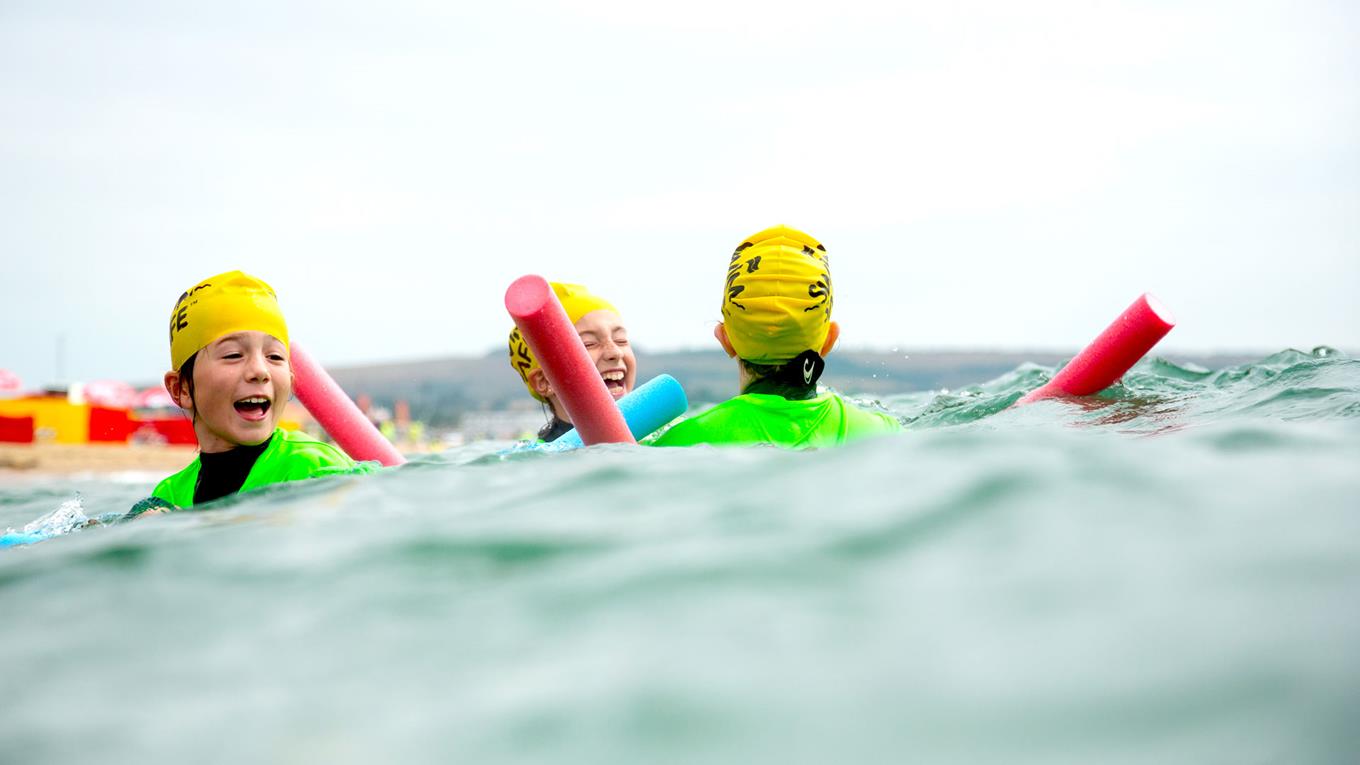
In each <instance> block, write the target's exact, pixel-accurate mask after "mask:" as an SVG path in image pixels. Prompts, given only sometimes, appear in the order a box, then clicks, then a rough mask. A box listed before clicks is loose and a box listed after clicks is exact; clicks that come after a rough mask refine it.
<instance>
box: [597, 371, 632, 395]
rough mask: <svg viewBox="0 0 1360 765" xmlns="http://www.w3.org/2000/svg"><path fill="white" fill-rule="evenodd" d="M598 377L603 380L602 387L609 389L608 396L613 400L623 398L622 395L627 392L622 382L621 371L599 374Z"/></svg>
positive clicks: (622, 375) (622, 373)
mask: <svg viewBox="0 0 1360 765" xmlns="http://www.w3.org/2000/svg"><path fill="white" fill-rule="evenodd" d="M600 377H603V378H604V387H606V388H608V389H609V394H610V395H612V396H613V397H614V398H616V399H618V398H623V394H625V393H627V392H628V389H627V386H626V385H625V384H624V382H623V378H624V371H623V370H622V369H611V370H609V371H608V372H601V373H600Z"/></svg>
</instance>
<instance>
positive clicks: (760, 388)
mask: <svg viewBox="0 0 1360 765" xmlns="http://www.w3.org/2000/svg"><path fill="white" fill-rule="evenodd" d="M741 366H742V368H743V369H745V370H746V376H747V377H749V378H751V382H749V383H747V385H746V388H745V389H744V390H743V391H742V393H769V394H773V395H776V396H780V397H782V398H786V399H789V400H790V401H804V400H807V399H810V398H814V397H816V395H817V381H818V380H819V379H821V376H822V372H823V371H824V370H825V369H826V361H825V360H823V359H822V355H821V354H820V353H817V352H816V351H812V350H807V351H803V352H802V353H800V354H798V355H797V356H794V357H793V358H792V359H790V360H788V361H786V362H784V363H783V364H756V363H754V362H750V361H747V360H746V359H741Z"/></svg>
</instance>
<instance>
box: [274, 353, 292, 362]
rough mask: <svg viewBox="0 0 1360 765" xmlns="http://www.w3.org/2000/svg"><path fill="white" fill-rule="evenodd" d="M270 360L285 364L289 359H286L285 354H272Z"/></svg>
mask: <svg viewBox="0 0 1360 765" xmlns="http://www.w3.org/2000/svg"><path fill="white" fill-rule="evenodd" d="M269 360H270V361H278V362H284V361H287V360H288V359H285V358H284V357H283V354H282V353H271V354H269Z"/></svg>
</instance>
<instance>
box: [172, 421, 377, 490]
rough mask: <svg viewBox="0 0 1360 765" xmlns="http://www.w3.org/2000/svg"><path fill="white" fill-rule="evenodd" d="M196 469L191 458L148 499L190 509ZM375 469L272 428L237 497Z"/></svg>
mask: <svg viewBox="0 0 1360 765" xmlns="http://www.w3.org/2000/svg"><path fill="white" fill-rule="evenodd" d="M200 465H201V463H200V462H199V459H198V458H197V457H195V458H194V461H193V462H190V463H189V466H188V467H186V468H184V469H183V470H181V471H179V472H178V473H175V474H174V475H172V476H170V477H169V478H166V479H165V480H163V481H161V482H160V483H158V484H156V490H155V491H153V492H151V495H152V496H154V497H158V498H160V499H163V500H165V501H166V502H169V503H170V504H172V505H175V506H177V507H193V505H194V488H195V487H196V486H197V484H198V470H199V467H200ZM375 469H376V468H375V466H374V464H373V463H370V462H355V461H354V460H352V459H350V458H349V456H348V455H347V454H345V453H344V452H342V451H340V449H339V448H337V447H335V446H332V445H330V444H324V443H322V442H320V441H318V440H316V439H315V438H312V437H311V436H309V435H307V434H306V433H301V432H298V431H293V430H284V429H283V428H275V429H274V435H273V437H272V438H271V439H270V441H269V446H268V447H266V448H265V450H264V451H263V452H261V453H260V456H259V458H257V459H256V460H255V465H254V466H253V467H251V469H250V474H249V475H247V476H246V482H245V483H243V484H241V489H240V492H238V493H244V492H247V491H252V490H254V489H258V488H260V487H261V486H268V485H269V484H271V483H283V482H285V481H303V480H306V479H308V478H320V477H322V476H328V475H352V474H360V473H371V472H373V471H374V470H375Z"/></svg>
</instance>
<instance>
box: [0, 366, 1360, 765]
mask: <svg viewBox="0 0 1360 765" xmlns="http://www.w3.org/2000/svg"><path fill="white" fill-rule="evenodd" d="M1052 371H1053V370H1052V369H1049V368H1043V367H1037V366H1036V367H1022V368H1020V369H1017V370H1015V371H1014V372H1012V373H1011V374H1008V375H1006V376H1004V377H1002V378H1000V379H997V380H993V381H990V382H987V383H984V384H980V385H978V386H976V387H972V388H968V389H964V390H958V391H950V392H940V391H934V392H923V393H913V394H908V395H902V396H898V397H893V398H889V399H886V400H883V401H881V402H877V405H880V406H883V407H884V408H886V409H887V410H889V411H891V412H893V413H894V414H896V415H897V416H899V417H900V418H901V419H902V420H903V421H904V422H905V423H906V424H907V426H908V430H907V432H906V433H904V434H903V435H901V436H898V437H889V438H883V439H878V440H870V441H864V442H860V443H857V444H853V445H850V446H847V447H845V448H841V449H836V450H824V451H816V452H801V453H792V452H784V451H779V450H775V449H770V448H749V449H726V450H716V449H709V448H694V449H671V450H661V449H648V448H643V447H620V446H603V447H594V448H591V449H586V450H581V451H577V452H573V453H565V454H547V453H533V452H526V453H517V454H512V455H509V456H506V455H502V454H499V453H498V452H499V451H500V450H501V449H503V448H504V447H506V446H507V444H504V443H500V444H475V445H471V446H468V447H464V448H460V449H456V450H453V451H451V452H448V453H445V454H442V455H437V456H433V457H424V458H421V459H419V460H417V461H415V462H413V463H412V464H410V465H407V466H405V467H402V468H400V469H396V470H391V471H386V472H384V473H382V474H380V475H377V476H371V477H360V478H342V479H328V480H322V481H314V482H309V483H304V484H292V485H286V486H281V487H275V488H272V489H269V490H266V491H262V492H259V493H256V494H252V495H246V496H242V497H238V498H236V499H234V500H232V501H228V502H225V503H223V504H222V505H220V506H218V509H214V510H210V511H204V512H192V513H179V514H175V515H171V516H161V517H153V518H147V519H143V520H139V521H136V522H133V523H127V524H118V525H110V526H98V527H91V528H85V529H83V530H77V531H71V532H70V533H66V534H63V535H61V536H58V537H55V538H52V539H49V540H47V541H44V542H40V543H37V544H33V545H29V546H24V547H14V548H10V549H0V662H3V663H2V664H0V762H4V763H11V762H12V763H49V762H52V763H57V762H60V763H66V762H185V763H188V762H194V763H218V762H221V763H227V762H232V763H235V762H430V761H439V762H512V763H519V762H524V763H530V762H569V763H606V762H608V763H694V762H793V763H803V762H807V763H829V762H856V763H879V762H883V763H888V762H892V763H898V762H1005V763H1068V762H1072V763H1076V762H1080V763H1088V762H1100V763H1125V762H1128V763H1142V762H1156V763H1166V762H1193V763H1277V762H1278V763H1306V762H1337V763H1349V762H1357V761H1360V361H1356V360H1354V359H1350V358H1348V357H1346V356H1345V355H1343V354H1340V353H1337V352H1335V351H1331V350H1329V349H1325V348H1322V349H1317V350H1316V351H1314V352H1311V353H1302V352H1296V351H1286V352H1283V353H1280V354H1276V355H1274V356H1271V357H1269V358H1266V359H1262V360H1261V361H1259V362H1257V363H1255V364H1250V365H1246V366H1242V367H1235V368H1231V369H1223V370H1204V369H1197V368H1193V367H1184V366H1177V365H1175V364H1172V363H1170V362H1167V361H1162V360H1156V359H1154V360H1150V361H1146V362H1144V363H1142V364H1140V365H1139V366H1138V367H1137V368H1136V369H1135V371H1134V372H1132V373H1131V374H1130V375H1128V376H1126V378H1125V380H1124V382H1123V383H1122V384H1120V385H1118V386H1116V387H1115V388H1114V389H1111V390H1110V391H1107V392H1106V393H1104V394H1102V395H1101V396H1099V397H1096V398H1091V399H1084V400H1080V401H1047V402H1041V403H1038V404H1034V405H1030V406H1026V407H1021V408H1017V409H1008V408H1007V407H1008V406H1009V404H1011V403H1012V402H1013V401H1014V400H1015V399H1016V398H1018V397H1019V396H1020V395H1021V393H1022V392H1024V391H1026V390H1028V389H1030V388H1033V387H1035V386H1037V385H1039V384H1040V383H1042V382H1043V381H1045V380H1046V379H1048V377H1049V376H1050V375H1051V373H1052ZM153 478H154V476H136V475H133V476H123V477H114V478H106V479H102V480H74V481H73V480H63V481H55V480H52V479H47V480H46V481H34V480H29V481H23V482H17V483H14V482H12V483H8V484H0V530H2V529H5V528H13V529H15V530H19V529H22V528H23V527H24V526H25V525H26V524H30V523H32V522H34V521H35V519H36V520H39V521H42V522H44V523H47V524H49V525H51V524H58V525H60V524H63V523H66V524H68V525H71V524H70V523H69V522H70V521H71V520H72V519H78V518H83V517H91V518H94V517H99V516H101V515H105V514H112V513H116V512H120V511H122V510H125V509H126V508H127V507H128V506H130V505H131V504H132V503H133V502H134V501H135V500H137V499H139V498H140V497H142V496H145V495H146V494H147V493H148V491H149V489H150V487H151V480H152V479H153Z"/></svg>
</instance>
